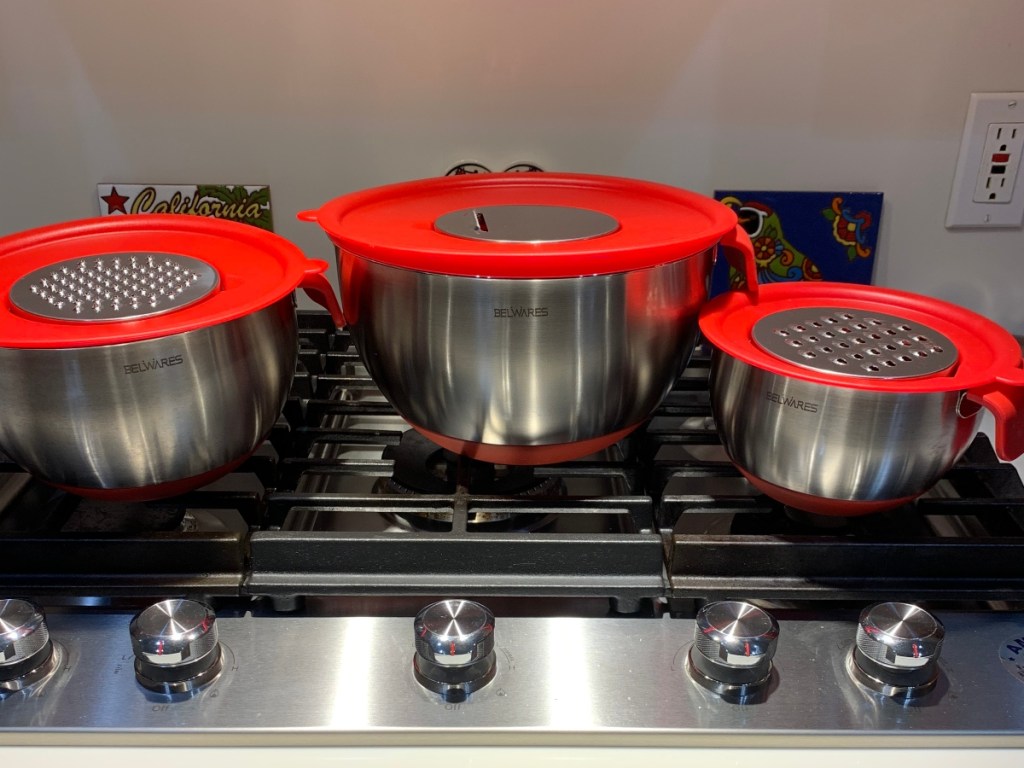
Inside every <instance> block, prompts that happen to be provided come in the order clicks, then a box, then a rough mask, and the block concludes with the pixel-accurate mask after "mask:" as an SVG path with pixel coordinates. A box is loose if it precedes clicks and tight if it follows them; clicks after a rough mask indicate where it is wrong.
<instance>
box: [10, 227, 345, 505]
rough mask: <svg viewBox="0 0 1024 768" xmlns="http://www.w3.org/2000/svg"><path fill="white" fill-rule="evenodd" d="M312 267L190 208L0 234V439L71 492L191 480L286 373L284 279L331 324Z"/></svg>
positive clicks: (99, 492)
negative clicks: (174, 212)
mask: <svg viewBox="0 0 1024 768" xmlns="http://www.w3.org/2000/svg"><path fill="white" fill-rule="evenodd" d="M326 268H327V264H326V263H325V262H322V261H310V260H308V259H306V257H305V256H304V255H303V253H302V252H301V251H299V250H298V248H296V247H295V246H294V245H292V244H291V243H288V242H287V241H285V240H283V239H282V238H279V237H277V236H276V235H274V234H272V233H270V232H264V231H261V230H258V229H256V228H254V227H251V226H247V225H244V224H238V223H233V222H228V221H221V220H213V219H203V218H200V217H197V216H175V215H166V216H163V215H158V214H154V215H144V216H143V215H140V216H123V217H116V218H100V219H86V220H82V221H77V222H69V223H66V224H57V225H53V226H49V227H42V228H40V229H37V230H31V231H28V232H23V233H18V234H15V235H11V236H8V237H5V238H2V239H0V449H2V450H3V451H4V452H5V453H6V454H7V455H9V456H10V458H11V459H13V460H14V461H15V462H17V463H18V464H20V465H21V466H23V467H24V468H26V469H27V470H28V471H29V472H31V473H33V474H34V475H36V476H38V477H40V478H41V479H43V480H45V481H47V482H49V483H52V484H55V485H58V486H61V487H63V488H66V489H68V490H71V491H73V492H75V493H79V494H83V495H90V496H101V497H106V498H115V499H117V498H120V499H126V500H127V499H130V500H145V499H152V498H159V497H163V496H170V495H173V494H176V493H180V492H183V491H186V490H189V489H191V488H195V487H197V486H200V485H203V484H205V483H206V482H209V481H211V480H213V479H215V478H216V477H218V476H220V475H222V474H224V473H226V472H228V471H230V470H231V469H232V468H233V467H235V466H237V465H238V464H240V463H241V462H242V461H244V460H245V459H246V458H247V457H248V456H249V455H250V454H251V453H252V452H253V451H254V450H255V449H256V448H257V447H258V446H259V444H260V443H261V441H262V440H263V439H264V437H265V436H266V435H267V433H268V432H269V431H270V429H271V427H272V426H273V425H274V422H275V421H276V420H277V417H278V414H279V413H280V412H281V408H282V406H283V404H284V401H285V398H286V397H287V394H288V389H289V386H290V383H291V380H292V375H293V374H294V372H295V363H296V356H297V351H298V350H297V345H298V341H297V338H296V318H295V298H294V291H295V289H296V288H300V287H301V288H303V289H304V290H305V291H306V292H307V293H309V294H310V295H311V296H312V297H313V298H314V299H315V300H317V301H319V302H321V303H323V304H324V305H325V306H327V307H328V308H329V309H331V310H332V313H333V316H334V318H335V320H336V322H339V323H340V322H341V311H340V309H339V307H338V303H337V298H336V297H335V295H334V293H333V291H332V289H331V286H330V283H329V282H328V281H327V279H326V278H325V277H324V275H323V272H324V270H325V269H326Z"/></svg>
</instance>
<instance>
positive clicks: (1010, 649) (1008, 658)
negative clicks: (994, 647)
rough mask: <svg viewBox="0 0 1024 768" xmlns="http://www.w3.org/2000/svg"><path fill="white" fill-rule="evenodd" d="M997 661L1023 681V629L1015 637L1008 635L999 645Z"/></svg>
mask: <svg viewBox="0 0 1024 768" xmlns="http://www.w3.org/2000/svg"><path fill="white" fill-rule="evenodd" d="M999 661H1000V662H1001V663H1002V665H1003V669H1005V670H1006V671H1007V672H1009V673H1010V674H1011V675H1013V677H1014V678H1015V679H1016V680H1018V681H1020V682H1021V683H1024V631H1022V632H1021V633H1020V634H1018V635H1017V636H1016V637H1008V638H1007V639H1006V640H1004V641H1003V642H1002V643H1001V644H1000V646H999Z"/></svg>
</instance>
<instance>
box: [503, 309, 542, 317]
mask: <svg viewBox="0 0 1024 768" xmlns="http://www.w3.org/2000/svg"><path fill="white" fill-rule="evenodd" d="M494 316H495V317H547V316H548V308H547V307H495V308H494Z"/></svg>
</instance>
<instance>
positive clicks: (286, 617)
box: [0, 312, 1024, 746]
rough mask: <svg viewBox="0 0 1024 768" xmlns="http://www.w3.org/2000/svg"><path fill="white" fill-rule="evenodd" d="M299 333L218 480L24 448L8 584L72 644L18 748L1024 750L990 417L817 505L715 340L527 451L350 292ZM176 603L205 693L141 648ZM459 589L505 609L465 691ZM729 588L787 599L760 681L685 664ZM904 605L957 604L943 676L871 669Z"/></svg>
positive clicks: (1014, 624) (1018, 596)
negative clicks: (909, 492) (609, 407)
mask: <svg viewBox="0 0 1024 768" xmlns="http://www.w3.org/2000/svg"><path fill="white" fill-rule="evenodd" d="M300 342H301V343H300V355H299V365H298V371H297V374H296V378H295V382H294V385H293V388H292V393H291V396H290V397H289V399H288V402H287V403H286V405H285V408H284V410H283V413H282V415H281V418H280V419H279V420H278V423H277V424H276V425H275V427H274V429H273V431H272V432H271V434H270V435H269V437H268V439H267V441H266V442H265V443H264V445H263V446H261V448H260V449H259V450H258V451H257V452H256V454H255V455H254V456H253V457H252V458H251V459H249V460H248V461H247V462H246V463H245V464H243V465H242V466H241V467H240V468H239V469H238V470H237V471H235V472H233V473H231V474H230V475H228V476H227V477H225V478H223V479H221V480H219V481H217V482H215V483H213V484H212V485H210V486H208V487H206V488H203V489H200V490H197V491H194V492H192V493H189V494H187V495H185V496H183V497H180V498H175V499H170V500H165V501H159V502H150V503H144V504H129V503H116V504H115V503H99V502H93V501H87V500H82V499H79V498H77V497H73V496H70V495H68V494H66V493H64V492H61V491H57V490H54V489H51V488H48V487H47V486H45V485H42V484H40V483H38V482H36V481H34V480H32V479H30V478H29V477H28V476H27V475H25V474H24V473H23V472H22V471H21V470H20V469H19V468H18V467H16V466H14V465H13V464H11V463H10V462H4V463H0V551H2V552H3V553H4V554H3V557H2V558H0V598H7V597H19V598H26V599H30V600H33V601H35V602H36V603H38V604H40V605H42V606H44V607H45V608H46V611H47V614H48V622H49V626H50V632H51V637H52V638H53V640H54V643H55V647H56V648H57V649H58V651H59V653H60V654H61V655H60V663H59V665H58V669H57V670H56V672H55V673H54V674H53V675H52V676H51V678H49V679H48V680H47V681H45V683H44V684H41V685H39V686H36V687H35V688H33V689H31V690H27V691H21V692H19V693H15V694H11V695H8V696H6V697H5V698H0V742H3V741H7V742H9V743H11V742H12V740H13V743H20V742H22V741H26V742H32V740H33V739H35V738H37V737H39V736H40V734H43V735H45V736H46V738H47V739H49V740H51V741H52V740H53V739H54V738H55V737H56V738H57V740H58V741H67V742H68V743H71V742H76V741H78V740H81V739H88V738H90V737H96V738H101V739H102V738H106V736H103V734H108V735H109V734H110V733H112V732H117V733H121V734H124V733H133V734H136V735H137V736H138V737H139V738H141V739H145V738H148V736H147V734H148V735H153V734H167V733H173V734H175V735H176V736H178V737H185V735H186V734H187V735H188V738H195V739H200V740H202V739H204V738H213V739H220V740H230V739H231V738H234V737H236V736H237V735H238V734H240V733H243V734H246V738H249V737H250V736H252V737H253V738H256V737H257V735H258V734H262V737H266V738H268V739H270V740H272V741H274V743H278V741H279V740H280V739H282V738H285V737H286V736H289V735H291V736H296V735H297V734H301V735H302V737H303V738H305V736H308V735H309V734H315V735H316V738H321V739H326V740H328V741H332V742H338V743H341V742H344V743H377V742H376V740H377V739H379V738H380V737H381V735H382V734H384V735H388V737H389V738H391V737H394V735H395V734H396V733H398V732H401V733H403V734H405V735H406V737H407V738H409V739H411V740H412V742H417V743H454V741H459V743H465V742H464V739H465V738H466V736H467V734H473V735H474V736H473V738H476V739H478V740H479V743H485V742H486V743H501V742H502V740H503V739H517V740H519V741H518V742H517V743H523V742H522V738H523V737H525V738H526V740H527V743H576V742H578V741H579V738H580V734H583V733H585V734H588V735H587V736H586V738H585V739H584V740H585V741H586V742H587V743H597V742H595V741H593V739H594V738H597V739H600V738H602V737H608V738H614V739H619V738H626V737H628V738H631V739H634V740H635V741H637V743H645V744H660V743H682V742H686V743H702V744H709V743H717V742H716V740H721V739H722V738H728V739H730V740H740V741H743V740H746V741H747V742H749V743H755V742H756V743H772V740H773V739H783V740H785V739H792V738H806V739H809V740H810V741H808V743H811V742H814V743H824V741H827V740H829V739H831V740H834V739H837V738H839V739H846V738H851V739H854V740H855V742H856V743H857V744H861V745H862V744H864V743H869V742H871V740H872V739H876V738H878V739H882V740H883V742H884V743H885V744H887V745H892V744H894V743H896V741H894V740H897V741H898V740H900V739H911V740H913V739H914V738H915V736H916V735H918V734H928V735H929V738H932V739H935V738H945V739H950V740H955V741H956V743H958V744H968V743H978V744H981V743H984V744H985V745H987V746H997V745H1005V744H1012V745H1015V746H1024V677H1022V675H1024V673H1022V671H1021V670H1022V669H1024V660H1022V661H1021V662H1020V663H1018V661H1017V654H1018V653H1020V654H1024V611H1022V610H1021V606H1022V605H1024V571H1022V570H1021V569H1020V567H1019V563H1020V562H1021V560H1022V556H1024V485H1022V483H1021V480H1020V477H1019V476H1018V474H1017V472H1016V470H1015V469H1014V468H1013V467H1012V466H1010V465H1006V464H1001V463H999V462H998V460H997V459H996V457H995V455H994V452H993V450H992V447H991V444H990V442H989V440H988V438H987V437H985V436H984V435H979V436H978V437H977V438H976V439H975V441H974V442H973V444H972V445H971V446H970V448H969V450H968V451H967V453H966V454H965V455H964V457H963V458H962V459H961V460H960V461H959V462H958V463H957V465H956V466H955V467H954V468H953V469H952V470H951V471H950V472H949V473H948V474H947V476H946V477H945V478H944V479H943V480H942V481H941V482H940V483H939V484H938V485H937V486H936V487H935V488H934V489H932V490H931V491H930V492H928V493H927V494H926V495H925V496H924V497H922V498H921V499H919V500H918V501H917V502H915V503H913V504H911V505H907V506H905V507H903V508H900V509H897V510H893V511H891V512H887V513H883V514H878V515H872V516H868V517H864V518H856V519H837V518H830V517H827V516H820V517H819V516H815V515H809V514H806V513H799V512H796V511H794V510H789V509H787V508H785V507H783V506H782V505H780V504H778V503H776V502H774V501H772V500H770V499H768V498H767V497H765V496H763V495H761V494H760V493H759V492H757V491H756V490H754V489H753V488H752V487H751V486H750V485H749V484H748V483H747V482H746V480H744V479H743V478H742V476H741V475H740V474H739V473H738V472H737V471H736V470H735V469H734V468H733V466H732V465H731V464H730V463H729V461H728V459H727V458H726V456H725V453H724V451H723V449H722V447H721V445H720V443H719V441H718V439H717V436H716V434H715V430H714V424H713V421H712V418H711V413H710V406H709V401H708V393H707V376H708V367H709V361H708V357H707V355H706V354H705V353H703V352H702V351H701V350H700V349H698V352H697V353H696V354H695V356H694V359H693V360H692V361H691V365H690V366H689V367H688V368H687V370H686V372H685V373H684V375H683V376H682V377H681V378H680V380H679V381H678V382H677V385H676V387H675V388H674V389H673V391H672V392H671V393H670V394H669V396H668V397H667V398H666V400H665V402H664V403H663V404H662V406H661V407H660V408H659V410H658V411H657V412H656V413H655V415H654V417H653V418H652V419H651V420H650V422H649V423H648V424H647V425H646V426H645V427H644V428H642V429H641V430H639V431H638V432H637V433H635V434H634V435H632V436H630V437H629V438H627V439H626V440H624V441H622V442H620V443H619V444H617V445H615V446H613V447H611V448H609V449H606V450H605V451H603V452H601V453H600V454H597V455H594V456H590V457H586V458H585V459H582V460H578V461H573V462H569V463H566V464H561V465H553V466H546V467H536V468H533V469H532V470H521V469H510V468H501V467H499V468H494V467H490V466H486V465H480V464H477V463H476V462H471V461H468V460H458V459H456V458H455V457H453V456H451V455H450V454H445V453H444V452H442V451H440V450H439V449H437V448H436V446H431V445H429V444H426V443H425V441H423V440H422V439H421V438H419V437H418V436H417V435H416V434H415V433H412V432H410V431H409V430H408V429H407V427H406V426H405V425H404V423H403V422H402V421H401V419H400V418H399V417H398V416H397V415H396V414H395V413H394V412H393V410H392V409H391V408H390V406H389V405H388V404H387V403H386V401H385V400H384V399H383V397H382V396H381V395H380V393H379V391H378V390H377V389H376V387H375V386H374V385H373V382H372V381H371V380H370V378H369V377H368V375H367V373H366V371H365V369H364V368H363V366H362V365H361V363H360V361H359V358H358V355H357V354H356V352H355V350H354V349H353V347H352V345H351V342H350V339H349V337H348V335H347V334H346V333H345V332H339V331H335V329H334V328H333V327H332V326H331V324H330V320H329V318H328V317H327V316H326V315H323V314H320V313H315V312H300ZM166 598H191V599H195V600H198V601H202V602H205V603H207V604H209V605H211V606H213V607H214V608H215V610H216V612H217V624H218V626H219V627H220V637H221V646H222V648H223V649H224V666H223V669H222V671H221V672H220V674H219V675H218V676H217V678H216V680H215V682H213V683H210V684H209V685H205V686H200V687H199V688H198V689H197V690H194V691H192V692H190V693H188V694H168V693H154V692H152V691H148V690H146V689H144V688H143V687H141V685H140V684H139V683H138V682H137V681H136V679H135V676H134V674H133V671H132V665H133V661H132V659H133V656H132V647H131V644H130V642H129V637H128V623H129V621H130V620H131V618H132V616H133V615H134V614H135V613H136V612H137V611H139V610H141V609H142V608H144V607H145V606H147V605H149V604H150V603H153V602H155V601H157V600H164V599H166ZM445 598H468V599H474V600H477V601H479V602H481V603H483V604H485V605H487V606H488V607H489V608H490V609H491V610H492V611H493V613H494V616H495V622H494V628H493V632H494V638H495V647H496V656H497V669H498V672H497V675H496V677H495V679H494V680H493V681H492V682H491V683H489V684H487V685H486V686H485V687H483V688H481V689H480V690H479V691H475V692H473V693H472V694H471V695H470V696H469V697H468V699H466V700H465V701H461V702H459V701H447V700H445V699H444V698H442V697H439V696H438V695H437V694H436V693H434V692H431V691H428V690H426V689H425V688H424V687H423V686H422V685H420V684H419V683H418V682H417V680H416V678H415V677H414V675H413V672H412V669H411V663H410V661H411V659H412V657H413V645H414V639H415V638H414V636H413V631H412V630H413V616H414V615H415V614H416V613H417V611H419V610H420V609H421V608H422V607H423V606H425V605H427V604H428V603H430V602H432V601H434V600H438V599H445ZM723 600H732V601H751V602H753V603H754V604H756V605H759V606H761V607H763V608H765V609H766V610H768V611H769V612H771V614H772V615H774V616H776V617H777V618H778V622H779V626H780V627H781V632H780V635H779V641H778V653H777V656H776V660H775V665H774V671H773V672H772V678H771V680H772V682H771V684H770V686H769V687H768V688H767V689H766V690H765V691H763V694H762V700H758V701H753V700H745V701H742V702H735V701H727V700H724V699H723V698H722V697H721V696H719V695H718V694H715V693H713V692H711V691H708V690H706V689H705V688H703V687H701V686H698V685H696V684H695V683H694V680H693V679H692V675H690V674H688V673H687V672H686V671H685V670H684V667H685V664H686V657H687V654H688V653H689V649H690V648H691V646H692V645H693V640H694V626H695V625H694V617H695V615H696V614H697V611H698V610H699V609H700V608H701V607H702V606H705V605H707V604H708V603H713V602H715V601H723ZM879 601H903V602H907V603H914V604H917V605H920V606H923V607H926V608H927V609H928V610H929V611H931V612H932V613H933V614H934V615H936V616H937V617H939V618H940V619H941V621H942V622H943V623H944V624H945V626H946V632H947V637H946V643H945V646H944V649H943V651H942V656H941V660H940V676H939V679H938V683H937V684H936V686H935V688H934V690H933V691H932V692H931V693H929V694H927V696H925V697H924V698H922V699H921V700H920V701H914V702H910V703H908V702H899V701H897V700H894V699H891V698H888V697H886V696H884V695H882V694H879V693H876V692H873V691H870V690H868V689H866V688H864V687H863V686H861V685H859V684H857V683H855V682H854V681H853V679H852V678H851V675H850V672H849V670H848V669H847V668H846V665H847V664H848V663H849V657H850V653H851V649H852V646H853V644H854V634H855V630H856V626H857V617H858V614H859V612H860V610H861V609H862V608H864V607H865V606H867V605H869V604H872V603H876V602H879ZM1014 643H1017V644H1018V645H1019V646H1020V647H1019V649H1018V650H1017V651H1014V650H1012V649H1013V648H1017V647H1018V646H1017V645H1014ZM602 735H603V736H602ZM262 737H261V738H262ZM822 740H824V741H822ZM972 740H973V741H972ZM218 743H219V742H218ZM616 743H619V742H616ZM787 743H788V742H787ZM936 743H937V742H936Z"/></svg>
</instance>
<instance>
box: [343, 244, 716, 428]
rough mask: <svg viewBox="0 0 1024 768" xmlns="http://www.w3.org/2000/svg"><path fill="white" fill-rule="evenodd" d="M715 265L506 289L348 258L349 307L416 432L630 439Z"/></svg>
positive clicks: (684, 351) (660, 388) (672, 366)
mask: <svg viewBox="0 0 1024 768" xmlns="http://www.w3.org/2000/svg"><path fill="white" fill-rule="evenodd" d="M711 256H712V254H711V251H707V252H704V253H702V254H698V255H696V256H694V257H691V258H686V259H681V260H678V261H675V262H671V263H668V264H663V265H660V266H657V267H653V268H651V269H644V270H636V271H633V272H626V273H620V274H613V275H596V276H588V277H580V278H566V279H549V280H531V279H522V280H507V279H483V278H469V277H456V276H450V275H443V274H427V273H420V272H412V271H409V270H402V269H396V268H393V267H388V266H384V265H381V264H378V263H375V262H371V261H369V260H366V259H361V258H358V257H355V256H352V255H351V254H347V253H345V254H342V255H341V257H340V258H342V260H343V271H344V273H345V275H346V279H345V281H344V286H343V304H344V306H345V312H346V316H347V317H348V318H349V322H350V330H351V333H352V338H353V341H354V342H355V344H356V347H357V348H358V349H359V352H360V355H361V356H362V359H363V361H364V362H365V364H366V367H367V369H368V370H369V372H370V374H371V376H372V377H373V379H374V381H375V382H376V384H377V385H378V386H379V387H380V389H381V390H382V391H383V393H384V394H385V396H386V397H387V399H388V400H389V401H390V402H391V403H392V404H393V405H394V406H395V408H396V409H397V410H398V411H399V412H400V413H401V414H402V415H403V416H404V417H405V418H407V419H408V420H409V421H410V422H412V423H413V424H415V425H417V426H421V427H424V428H426V429H429V430H432V431H434V432H436V433H439V434H442V435H445V436H448V437H451V438H456V439H459V440H466V441H472V442H478V443H488V444H492V445H514V446H539V445H547V444H559V443H568V442H574V441H580V440H587V439H590V438H597V437H602V436H604V435H607V434H610V433H613V432H615V431H618V430H622V429H625V428H628V427H632V426H635V425H636V424H638V423H639V422H641V421H642V420H643V419H644V418H646V417H647V416H648V415H649V414H650V413H651V411H652V410H653V409H654V408H655V407H656V406H657V404H658V403H659V401H660V400H661V399H662V397H663V396H664V395H665V393H666V392H667V391H668V389H669V387H670V386H671V385H672V383H673V381H674V380H675V378H676V377H677V376H678V375H679V373H680V371H681V370H682V368H683V365H684V364H685V362H686V360H687V358H688V356H689V353H690V350H691V349H692V347H693V341H694V338H695V336H696V328H697V324H696V313H697V311H698V310H699V308H700V306H701V304H702V303H703V302H704V300H705V297H706V280H707V277H708V274H709V270H710V267H711V263H712V258H711ZM441 266H443V265H439V267H441Z"/></svg>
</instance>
